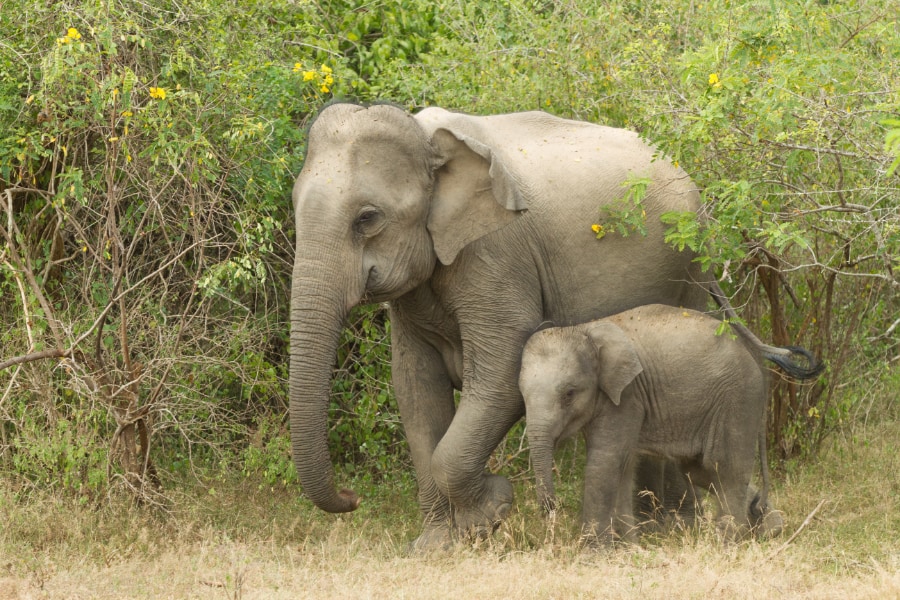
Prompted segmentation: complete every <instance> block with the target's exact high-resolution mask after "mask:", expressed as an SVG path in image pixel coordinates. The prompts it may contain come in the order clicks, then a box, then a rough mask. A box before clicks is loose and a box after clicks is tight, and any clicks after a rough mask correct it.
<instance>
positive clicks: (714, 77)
mask: <svg viewBox="0 0 900 600" xmlns="http://www.w3.org/2000/svg"><path fill="white" fill-rule="evenodd" d="M709 85H711V86H712V87H714V88H717V87H720V86H721V85H722V82H721V81H719V74H718V73H710V74H709Z"/></svg>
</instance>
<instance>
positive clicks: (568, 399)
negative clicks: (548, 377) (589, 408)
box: [562, 388, 575, 406]
mask: <svg viewBox="0 0 900 600" xmlns="http://www.w3.org/2000/svg"><path fill="white" fill-rule="evenodd" d="M574 400H575V390H574V389H572V388H569V389H567V390H566V391H565V392H564V393H563V396H562V405H563V406H571V405H572V401H574Z"/></svg>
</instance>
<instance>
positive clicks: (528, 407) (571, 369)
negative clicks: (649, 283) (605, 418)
mask: <svg viewBox="0 0 900 600" xmlns="http://www.w3.org/2000/svg"><path fill="white" fill-rule="evenodd" d="M642 370H643V367H642V366H641V362H640V359H639V357H638V355H637V351H636V349H635V347H634V344H633V343H632V341H631V339H630V338H629V337H628V336H627V335H626V334H625V332H624V331H622V329H620V328H619V327H618V326H616V325H615V324H613V323H610V322H608V321H605V320H599V321H592V322H590V323H585V324H583V325H576V326H574V327H553V328H550V329H544V330H542V331H539V332H537V333H535V334H534V335H532V336H531V338H530V339H529V340H528V343H526V344H525V350H524V352H523V354H522V371H521V373H520V375H519V389H520V390H521V392H522V396H523V397H524V398H525V411H526V415H527V419H528V430H529V434H531V433H532V432H534V433H538V432H540V435H542V436H546V437H548V438H550V439H552V443H553V444H554V445H555V444H556V443H557V442H559V441H560V440H563V439H566V438H568V437H571V436H573V435H574V434H575V433H577V432H578V431H579V430H580V429H581V428H582V427H584V426H585V425H586V424H587V423H588V422H589V421H590V420H591V419H592V418H593V417H594V415H595V414H596V413H597V409H598V406H599V404H598V403H599V402H601V401H610V402H612V403H613V404H615V405H618V404H619V402H620V400H621V395H622V391H623V390H624V389H625V387H626V386H627V385H628V384H629V383H631V381H632V380H633V379H634V378H635V377H637V375H638V374H639V373H640V372H641V371H642Z"/></svg>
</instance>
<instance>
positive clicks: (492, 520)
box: [453, 475, 513, 540]
mask: <svg viewBox="0 0 900 600" xmlns="http://www.w3.org/2000/svg"><path fill="white" fill-rule="evenodd" d="M512 502H513V488H512V484H511V483H510V482H509V480H508V479H506V478H505V477H501V476H499V475H487V476H485V481H484V493H483V494H482V496H481V498H480V500H479V501H478V502H476V503H475V504H474V505H472V506H460V507H457V509H456V511H455V513H454V515H453V521H454V524H455V525H456V529H457V531H459V532H460V534H461V535H463V536H467V537H468V536H471V537H474V538H475V539H479V540H483V539H486V538H487V537H488V536H490V535H491V534H492V533H493V532H494V531H495V530H496V529H497V527H499V526H500V523H501V521H503V520H504V519H505V518H506V517H507V516H508V515H509V511H510V510H511V509H512Z"/></svg>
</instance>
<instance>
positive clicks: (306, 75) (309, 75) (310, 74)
mask: <svg viewBox="0 0 900 600" xmlns="http://www.w3.org/2000/svg"><path fill="white" fill-rule="evenodd" d="M315 78H316V72H315V71H303V81H312V80H313V79H315Z"/></svg>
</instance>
